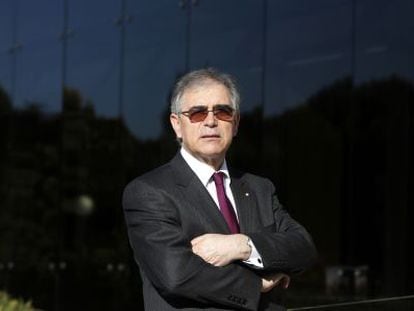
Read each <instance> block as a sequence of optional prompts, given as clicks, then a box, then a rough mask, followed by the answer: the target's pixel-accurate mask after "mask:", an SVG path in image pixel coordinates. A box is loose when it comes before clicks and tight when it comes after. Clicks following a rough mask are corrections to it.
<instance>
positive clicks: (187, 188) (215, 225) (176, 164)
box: [170, 153, 230, 234]
mask: <svg viewBox="0 0 414 311" xmlns="http://www.w3.org/2000/svg"><path fill="white" fill-rule="evenodd" d="M170 163H171V166H172V168H173V169H174V171H175V173H174V176H175V177H176V184H177V186H178V188H179V189H180V192H181V195H182V197H183V198H184V200H183V204H186V205H187V207H188V210H189V212H193V213H195V215H194V216H198V218H199V221H200V222H201V223H202V224H203V225H204V227H206V228H208V232H215V233H223V234H228V233H230V231H229V229H228V227H227V224H226V222H225V220H224V218H223V216H222V215H221V213H220V210H219V209H218V208H217V205H216V203H215V202H214V200H213V199H212V198H211V196H210V194H209V193H208V191H207V189H206V188H205V187H204V185H203V184H202V183H201V181H200V179H199V178H198V177H197V175H196V174H195V173H194V172H193V171H192V170H191V168H190V167H189V166H188V164H187V163H186V162H185V161H184V159H183V158H182V156H181V154H180V153H177V155H176V156H175V157H174V158H173V159H172V160H171V162H170Z"/></svg>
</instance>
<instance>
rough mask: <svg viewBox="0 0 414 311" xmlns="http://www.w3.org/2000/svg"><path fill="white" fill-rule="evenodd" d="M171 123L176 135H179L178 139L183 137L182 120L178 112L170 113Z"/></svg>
mask: <svg viewBox="0 0 414 311" xmlns="http://www.w3.org/2000/svg"><path fill="white" fill-rule="evenodd" d="M170 123H171V126H172V128H173V129H174V132H175V135H176V136H177V138H178V139H181V138H182V135H181V120H180V118H179V117H178V115H177V114H175V113H172V114H170Z"/></svg>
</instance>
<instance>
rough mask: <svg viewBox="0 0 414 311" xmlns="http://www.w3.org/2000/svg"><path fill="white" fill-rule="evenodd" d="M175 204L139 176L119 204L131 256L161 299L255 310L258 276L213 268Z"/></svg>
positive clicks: (234, 266) (240, 268)
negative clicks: (195, 247)
mask: <svg viewBox="0 0 414 311" xmlns="http://www.w3.org/2000/svg"><path fill="white" fill-rule="evenodd" d="M176 204H177V203H176V202H174V200H173V198H171V197H170V195H169V194H167V193H166V192H165V191H163V190H159V189H155V188H154V187H152V186H149V185H147V184H145V183H144V182H141V181H139V180H135V181H133V182H132V183H130V184H129V185H128V186H127V188H126V189H125V191H124V195H123V208H124V214H125V219H126V223H127V227H128V236H129V241H130V244H131V247H132V250H133V253H134V257H135V260H136V261H137V263H138V264H139V266H140V268H141V269H142V270H143V271H144V273H145V275H146V276H147V277H148V279H149V280H150V282H151V283H152V284H153V285H154V287H156V288H157V290H158V291H159V292H160V294H161V295H162V296H163V297H165V298H167V299H168V298H174V299H176V298H182V299H185V300H188V299H190V300H193V301H197V302H199V303H201V304H203V303H205V304H206V305H207V304H208V305H216V306H221V307H224V306H227V307H230V308H234V309H242V310H257V306H258V304H259V300H260V289H261V285H262V284H261V278H260V277H259V276H257V275H256V274H255V273H254V272H252V271H250V270H249V269H248V268H246V267H245V266H243V265H240V264H236V263H234V264H229V265H227V266H225V267H215V266H213V265H210V264H208V263H206V262H204V260H202V259H201V258H200V257H198V256H197V255H195V254H193V252H192V251H191V243H190V240H189V237H187V236H185V234H184V233H183V229H182V225H181V223H180V221H181V219H180V217H179V212H178V209H177V208H176V207H175V205H176Z"/></svg>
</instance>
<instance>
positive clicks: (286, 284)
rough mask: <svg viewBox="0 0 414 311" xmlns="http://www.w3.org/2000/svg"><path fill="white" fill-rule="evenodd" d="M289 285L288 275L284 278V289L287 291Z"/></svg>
mask: <svg viewBox="0 0 414 311" xmlns="http://www.w3.org/2000/svg"><path fill="white" fill-rule="evenodd" d="M289 285H290V277H289V276H287V275H286V276H285V277H284V278H283V288H284V289H286V288H288V287H289Z"/></svg>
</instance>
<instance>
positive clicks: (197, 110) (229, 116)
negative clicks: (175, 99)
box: [182, 105, 234, 123]
mask: <svg viewBox="0 0 414 311" xmlns="http://www.w3.org/2000/svg"><path fill="white" fill-rule="evenodd" d="M210 111H211V110H208V109H207V107H193V108H191V109H190V110H188V111H183V112H182V113H183V114H184V115H186V116H187V117H188V118H189V119H190V121H191V122H192V123H197V122H202V121H204V120H205V119H206V118H207V115H208V113H209V112H210ZM213 114H214V116H215V117H216V118H217V119H219V120H222V121H231V120H233V114H234V110H233V108H232V107H231V106H228V105H218V106H214V108H213Z"/></svg>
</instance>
